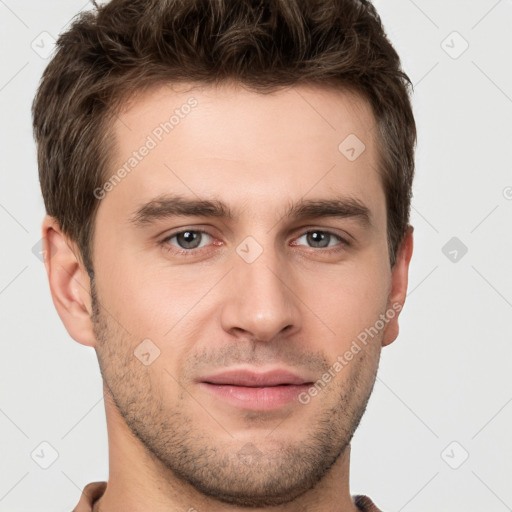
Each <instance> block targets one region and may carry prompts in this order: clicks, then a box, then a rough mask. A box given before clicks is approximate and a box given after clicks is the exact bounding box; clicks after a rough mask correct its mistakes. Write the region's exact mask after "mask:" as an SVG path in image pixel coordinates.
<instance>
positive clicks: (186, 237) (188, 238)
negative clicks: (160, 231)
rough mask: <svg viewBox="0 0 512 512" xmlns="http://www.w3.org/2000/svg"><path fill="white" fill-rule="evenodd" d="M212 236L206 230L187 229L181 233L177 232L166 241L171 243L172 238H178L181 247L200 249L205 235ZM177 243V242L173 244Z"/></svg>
mask: <svg viewBox="0 0 512 512" xmlns="http://www.w3.org/2000/svg"><path fill="white" fill-rule="evenodd" d="M205 236H206V237H207V239H208V237H209V238H211V236H210V235H209V234H208V233H206V231H198V230H192V229H190V230H186V231H180V232H179V233H175V234H174V235H171V236H170V237H168V238H166V239H165V240H164V241H165V242H169V243H171V240H173V239H176V242H177V244H178V247H179V248H181V249H198V248H199V247H200V246H201V242H202V241H203V238H204V237H205ZM172 245H175V244H172Z"/></svg>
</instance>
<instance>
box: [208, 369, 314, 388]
mask: <svg viewBox="0 0 512 512" xmlns="http://www.w3.org/2000/svg"><path fill="white" fill-rule="evenodd" d="M200 382H204V383H206V384H216V385H224V386H244V387H251V388H265V387H273V386H287V385H288V386H291V385H293V386H300V385H304V384H311V381H308V380H307V379H305V378H303V377H300V376H299V375H297V374H295V373H293V372H291V371H289V370H284V369H276V370H271V371H266V372H253V371H249V370H230V371H225V372H222V373H218V374H215V375H209V376H207V377H203V378H201V379H200Z"/></svg>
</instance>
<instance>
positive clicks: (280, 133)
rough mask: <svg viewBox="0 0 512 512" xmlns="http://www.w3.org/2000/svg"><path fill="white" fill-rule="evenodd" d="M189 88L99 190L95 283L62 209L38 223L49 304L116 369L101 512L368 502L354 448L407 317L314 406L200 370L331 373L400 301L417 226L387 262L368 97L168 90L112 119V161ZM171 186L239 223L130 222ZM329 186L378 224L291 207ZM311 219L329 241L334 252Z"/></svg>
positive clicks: (110, 381) (109, 396) (108, 394)
mask: <svg viewBox="0 0 512 512" xmlns="http://www.w3.org/2000/svg"><path fill="white" fill-rule="evenodd" d="M191 97H194V98H195V99H196V100H197V106H196V107H195V108H193V109H192V110H191V112H190V113H189V114H188V115H187V116H186V117H184V118H183V119H181V120H180V123H179V125H177V126H176V127H175V128H174V129H173V131H172V132H170V133H169V134H166V135H165V137H164V138H163V140H162V141H161V142H159V144H158V145H157V147H156V148H154V149H152V150H151V151H150V152H149V154H148V155H147V156H146V157H145V158H144V159H143V160H142V161H141V162H140V163H138V165H137V166H136V168H134V169H133V170H132V171H131V172H130V174H129V175H128V176H126V177H125V178H124V179H123V180H122V181H121V183H119V184H117V185H116V186H115V187H114V188H113V189H112V190H111V191H109V192H108V193H107V194H106V195H105V197H104V198H103V199H101V203H100V206H99V210H98V214H97V218H96V221H95V234H94V250H93V266H94V272H95V278H94V283H91V282H90V280H89V277H88V275H87V272H86V271H85V269H84V267H83V265H82V263H81V260H80V257H79V253H78V250H77V248H76V245H75V244H74V243H73V241H71V240H69V239H68V238H66V236H65V235H63V233H62V232H61V230H60V229H59V226H58V224H57V223H56V221H55V219H52V218H51V217H48V216H47V217H46V218H45V220H44V222H43V236H44V237H45V238H46V239H47V240H48V241H50V242H51V244H50V245H48V246H47V247H48V250H49V251H51V253H49V257H48V258H47V259H46V269H47V272H48V277H49V282H50V287H51V292H52V297H53V301H54V304H55V306H56V308H57V311H58V313H59V315H60V317H61V319H62V321H63V323H64V325H65V326H66V328H67V330H68V332H69V334H70V335H71V337H72V338H73V339H75V340H76V341H78V342H79V343H81V344H83V345H87V346H91V347H94V349H95V350H96V353H97V355H98V360H99V364H100V368H101V371H102V375H103V379H104V393H105V409H106V416H107V426H108V436H109V459H110V475H109V481H108V485H107V490H106V492H105V494H104V495H103V497H102V498H101V500H100V501H99V506H98V507H96V508H95V510H96V511H97V510H102V511H108V512H116V511H121V510H122V511H126V512H135V511H143V510H144V511H145V510H152V511H155V512H159V511H164V510H165V511H169V510H173V511H189V510H190V511H192V510H197V511H202V510H208V511H209V512H220V511H230V512H235V511H242V510H248V509H249V508H250V509H251V510H254V511H257V510H263V509H265V510H272V511H276V512H277V511H283V512H284V511H286V512H292V511H293V512H297V511H304V512H306V511H308V512H314V511H320V510H321V511H338V510H343V511H355V510H356V508H355V506H354V504H353V502H352V499H351V497H350V492H349V459H350V440H351V438H352V435H353V433H354V431H355V429H356V428H357V425H358V423H359V420H360V418H361V416H362V414H363V412H364V409H365V407H366V403H367V400H368V398H369V396H370V393H371V390H372V388H373V385H374V382H375V376H376V372H377V367H378V362H379V357H380V351H381V348H382V347H383V346H385V345H388V344H390V343H391V342H392V341H394V340H395V338H396V337H397V335H398V314H395V315H394V317H393V318H392V319H389V321H388V322H387V323H386V324H385V327H384V328H383V329H380V330H379V332H378V335H376V336H374V337H373V338H371V340H369V342H368V343H367V344H366V345H365V346H364V347H362V350H361V351H360V352H359V353H358V354H357V355H355V356H354V358H353V359H352V360H351V361H350V362H349V363H348V364H347V365H346V366H344V367H343V369H342V370H341V371H339V372H337V373H336V375H335V377H334V378H333V379H332V380H331V381H330V382H329V383H328V385H326V386H325V387H324V388H323V389H322V390H321V391H320V392H319V393H318V394H317V396H315V397H312V398H311V401H310V402H309V403H308V404H301V403H299V402H297V401H293V402H290V403H288V404H286V405H284V406H283V407H281V408H280V409H278V410H274V411H263V412H261V411H260V412H254V411H249V410H245V409H243V408H241V407H234V406H233V405H231V404H228V403H226V402H224V401H222V400H221V399H218V398H217V397H215V396H211V395H210V394H208V393H207V392H206V391H204V390H203V389H202V388H201V386H200V385H199V384H198V382H197V379H200V378H201V377H202V376H206V375H207V374H212V373H214V372H218V371H220V370H223V369H226V368H228V367H229V368H234V367H237V368H250V369H253V370H256V371H262V370H263V369H269V368H272V369H273V368H276V367H285V368H287V369H290V370H292V371H294V372H295V373H298V374H299V375H301V376H302V377H304V378H305V379H307V380H308V381H310V382H316V381H317V380H318V379H321V378H322V375H323V374H324V373H325V372H326V371H327V370H328V369H329V368H330V367H332V366H333V364H334V363H335V362H336V360H337V358H338V356H340V355H343V354H344V353H345V352H346V351H347V350H349V349H350V347H351V343H352V342H353V341H354V340H355V339H356V338H357V336H358V334H360V333H361V332H363V331H364V330H365V329H366V328H369V327H371V326H374V325H375V324H376V321H377V320H378V319H379V315H381V314H385V313H386V311H389V310H391V309H393V305H395V308H396V305H398V307H401V306H402V305H403V304H404V301H405V295H406V291H407V277H408V268H409V262H410V259H411V255H412V228H409V230H408V232H407V234H406V236H405V238H404V241H403V243H402V245H401V246H400V249H399V252H398V255H397V262H396V264H395V266H394V267H393V268H390V263H389V257H388V249H387V239H386V226H387V221H386V205H385V196H384V191H383V188H382V184H381V180H380V177H379V174H378V172H377V162H378V155H377V149H376V145H375V140H374V138H373V137H374V134H375V133H376V126H375V119H374V117H373V114H372V112H371V108H370V106H369V104H368V103H367V102H366V101H365V100H364V99H363V98H361V97H359V96H357V95H355V94H353V93H349V92H348V91H335V90H332V89H326V88H320V87H312V86H300V87H299V86H295V87H292V88H287V89H284V90H281V91H279V92H275V93H272V94H265V95H264V94H258V93H255V92H251V91H248V90H246V89H244V88H242V87H239V86H237V85H236V84H231V85H230V84H223V85H222V86H218V87H213V86H208V87H198V86H197V85H196V86H194V87H192V85H190V84H189V86H188V87H185V86H183V85H182V86H180V87H177V86H174V87H173V88H171V87H169V86H163V87H156V88H154V89H152V90H150V91H146V92H145V93H144V94H139V95H138V96H136V97H134V98H132V99H131V100H130V101H129V102H127V103H126V104H125V105H124V108H123V110H122V111H121V112H120V113H119V118H118V120H116V122H115V123H114V124H113V126H112V129H113V133H114V136H115V140H116V150H115V154H114V155H112V173H114V172H115V170H116V169H118V168H119V167H121V166H122V165H123V164H124V162H126V160H127V158H129V156H130V155H131V154H132V152H133V151H134V150H137V149H138V148H139V147H140V146H141V145H142V144H144V141H145V140H146V137H147V136H148V135H149V134H151V133H152V131H153V130H154V128H155V127H156V126H158V125H159V123H161V122H163V121H165V120H167V119H168V118H169V116H170V114H172V111H173V110H174V109H176V108H179V107H180V105H183V104H184V103H186V102H187V100H188V99H189V98H191ZM349 134H356V135H357V137H358V138H359V139H360V140H361V141H363V142H364V144H365V146H366V149H365V151H364V152H363V153H362V154H361V155H360V156H359V157H358V158H357V159H356V160H355V161H349V160H348V159H347V158H346V157H345V156H344V155H343V154H342V153H341V152H340V151H339V150H338V145H339V144H340V142H342V141H343V140H344V139H345V138H346V137H347V135H349ZM109 176H110V175H109ZM168 193H173V194H179V195H180V196H182V197H184V198H187V199H198V198H201V199H210V200H219V201H223V202H224V203H226V205H228V206H229V207H230V208H231V209H232V210H233V212H234V217H233V218H232V219H225V218H215V217H208V216H169V217H167V218H161V219H158V220H156V221H154V222H152V223H148V224H146V225H143V226H135V225H134V224H133V223H131V222H130V218H131V217H132V216H133V214H134V212H135V211H136V210H137V209H138V208H140V207H141V206H142V205H143V204H145V203H146V202H148V201H149V200H151V199H153V198H155V197H158V196H161V195H162V194H168ZM333 197H344V198H351V199H356V200H357V201H359V202H360V203H361V204H363V205H365V206H366V207H367V208H368V211H369V223H365V222H364V220H363V219H362V218H360V217H359V216H349V217H346V218H339V217H334V216H330V217H319V218H306V219H299V220H297V219H295V220H294V219H290V218H287V217H286V216H284V213H285V211H286V209H287V207H288V206H289V205H290V204H291V203H293V202H296V201H299V200H300V199H304V200H306V199H315V200H320V199H330V198H333ZM186 229H189V230H200V231H203V230H204V231H206V232H207V233H208V235H204V236H203V238H202V240H201V241H200V246H199V247H198V248H192V249H187V248H183V243H184V241H185V242H186V241H187V240H189V241H190V238H189V239H185V240H184V239H183V237H182V236H181V237H174V238H169V237H170V236H171V235H175V234H176V233H177V232H179V231H180V230H181V231H185V230H186ZM311 231H314V232H316V233H317V235H318V231H320V232H321V233H323V234H324V235H325V234H326V232H329V233H332V236H331V238H330V239H328V240H329V241H328V244H327V246H326V247H325V246H323V245H322V244H321V243H319V242H318V241H317V242H315V239H311V238H310V237H308V235H307V233H308V232H311ZM196 235H199V236H200V233H199V234H198V233H196ZM248 236H251V237H253V239H254V240H256V241H257V243H258V244H259V246H260V247H261V249H262V253H261V254H260V255H259V257H257V258H256V259H255V261H253V262H251V263H248V262H247V261H246V260H244V259H243V258H242V257H240V255H239V253H237V251H236V249H237V247H238V246H239V245H240V244H241V242H243V241H244V240H245V239H246V237H248ZM337 236H339V237H341V238H340V239H338V238H337ZM342 239H343V240H345V241H346V242H348V243H345V242H342V241H341V240H342ZM180 242H181V244H182V245H181V247H180ZM185 247H187V246H185ZM180 249H181V251H182V253H184V252H186V251H188V252H189V255H184V254H181V253H179V251H180ZM249 250H250V251H254V250H255V249H254V246H251V248H250V249H249ZM251 254H254V252H252V253H251ZM91 284H92V285H93V286H92V287H91ZM91 292H92V296H91ZM148 338H149V339H150V340H151V342H152V343H153V344H154V345H155V346H156V347H158V350H159V351H160V354H159V356H158V357H157V358H156V359H155V360H154V361H153V362H152V363H151V364H149V365H147V366H146V365H144V364H142V363H141V361H140V360H139V359H138V358H137V357H135V356H134V351H135V350H136V348H137V346H138V345H139V344H140V343H141V341H142V340H144V339H148ZM248 449H249V451H250V454H249V455H247V454H246V452H247V450H248ZM244 454H245V455H244Z"/></svg>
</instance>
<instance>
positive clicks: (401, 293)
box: [382, 226, 413, 347]
mask: <svg viewBox="0 0 512 512" xmlns="http://www.w3.org/2000/svg"><path fill="white" fill-rule="evenodd" d="M412 232H413V227H412V226H408V227H407V232H406V234H405V236H404V239H403V240H402V243H401V244H400V247H399V248H398V253H397V258H396V262H395V266H394V267H393V269H392V273H391V291H390V294H389V298H388V309H387V311H388V313H386V315H387V316H388V317H390V318H391V316H392V318H391V319H390V321H389V323H388V324H387V326H386V331H385V332H384V336H383V338H382V346H383V347H385V346H386V345H389V344H390V343H392V342H393V341H395V340H396V338H397V336H398V332H399V328H398V317H399V315H400V312H401V311H402V308H403V306H404V303H405V297H406V295H407V283H408V278H409V263H410V261H411V256H412V249H413V237H412Z"/></svg>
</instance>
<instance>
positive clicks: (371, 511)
mask: <svg viewBox="0 0 512 512" xmlns="http://www.w3.org/2000/svg"><path fill="white" fill-rule="evenodd" d="M106 488H107V482H92V483H90V484H88V485H86V486H85V487H84V491H83V492H82V496H81V498H80V501H79V502H78V505H77V506H76V507H75V508H74V509H73V512H92V507H93V506H94V503H95V502H96V501H97V500H99V499H100V498H101V496H103V493H104V492H105V489H106ZM352 498H353V500H354V504H355V505H356V507H357V508H358V509H359V510H360V511H361V512H381V511H380V510H379V509H378V508H377V507H376V506H375V504H374V503H373V501H372V500H371V499H370V498H368V496H362V495H357V496H352Z"/></svg>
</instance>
